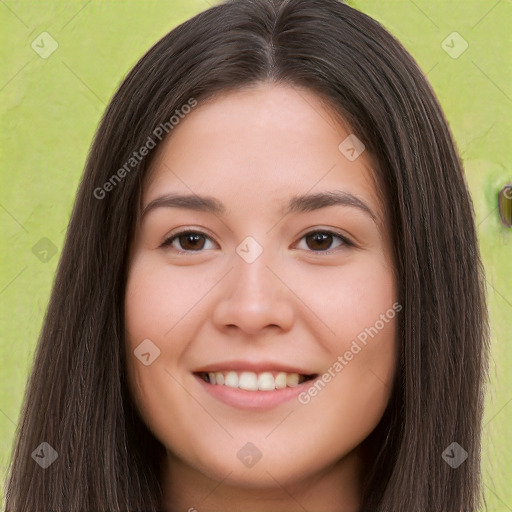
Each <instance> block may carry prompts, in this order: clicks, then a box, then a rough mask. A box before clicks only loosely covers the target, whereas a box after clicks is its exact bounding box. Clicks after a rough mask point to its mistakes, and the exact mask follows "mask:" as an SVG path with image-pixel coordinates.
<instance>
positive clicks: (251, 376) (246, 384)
mask: <svg viewBox="0 0 512 512" xmlns="http://www.w3.org/2000/svg"><path fill="white" fill-rule="evenodd" d="M238 387H239V388H240V389H246V390H247V391H255V390H256V389H258V377H257V375H256V374H255V373H253V372H242V373H241V374H240V379H239V380H238Z"/></svg>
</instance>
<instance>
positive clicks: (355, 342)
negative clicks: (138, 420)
mask: <svg viewBox="0 0 512 512" xmlns="http://www.w3.org/2000/svg"><path fill="white" fill-rule="evenodd" d="M171 135H172V136H171V137H169V138H168V139H166V140H165V142H164V143H162V145H161V146H160V147H159V148H158V153H157V154H156V155H155V156H156V158H155V159H154V160H153V163H152V168H151V174H150V175H149V177H148V179H147V180H146V183H145V186H144V190H143V212H144V213H143V215H142V217H141V218H140V219H139V223H138V227H137V232H136V236H135V239H134V241H133V246H132V253H131V259H130V268H129V277H128V283H127V290H126V304H125V308H126V329H127V354H128V375H129V385H130V389H131V392H132V394H133V398H134V400H135V402H136V404H137V407H138V409H139V410H140V414H141V416H142V417H143V419H144V421H145V422H146V424H147V425H148V427H149V428H150V430H151V431H152V432H153V433H154V435H155V436H156V437H157V438H158V439H159V440H160V441H161V443H162V444H163V445H165V447H166V448H167V450H168V454H169V464H170V466H171V467H170V471H171V473H172V472H173V470H174V472H175V473H174V474H176V473H177V472H181V474H188V475H190V477H191V478H192V477H193V475H195V476H196V477H197V476H198V475H199V474H202V475H203V476H202V478H213V479H215V480H218V481H220V480H223V479H225V478H226V477H227V481H228V482H230V484H231V485H238V486H245V487H258V488H261V487H265V486H267V487H275V486H277V485H278V484H277V483H276V482H279V485H282V486H286V485H288V484H291V483H292V482H297V481H304V480H305V479H308V478H313V477H315V475H319V474H325V473H326V472H329V471H338V470H340V468H342V467H343V465H344V464H345V465H347V464H349V462H348V461H349V460H350V457H351V455H350V453H351V452H352V453H356V452H357V451H355V452H354V449H355V448H356V447H358V445H360V443H361V442H362V441H363V440H364V439H365V438H366V437H367V436H368V434H369V433H370V432H371V431H372V430H373V429H374V427H375V426H376V425H377V423H378V422H379V419H380V418H381V416H382V414H383V412H384V409H385V407H386V405H387V402H388V398H389V394H390V387H391V381H392V377H393V373H394V365H395V350H394V347H395V321H396V318H395V314H396V311H397V310H399V309H400V306H397V305H396V304H395V305H394V303H395V300H396V288H395V282H394V277H393V263H392V247H391V244H390V233H389V226H388V225H387V221H386V216H385V212H384V211H383V209H382V207H381V201H380V200H381V199H382V198H381V195H380V192H379V190H378V189H377V188H376V185H375V183H374V181H373V179H372V165H373V162H372V160H371V158H370V155H369V154H368V152H367V151H364V150H363V152H362V153H361V154H359V152H360V151H361V149H362V148H361V147H360V146H358V145H357V141H355V140H354V139H350V138H349V139H347V137H348V136H349V135H350V131H349V130H347V129H346V128H344V127H343V126H341V125H340V124H339V123H338V122H336V121H335V120H334V118H333V117H332V115H330V113H329V110H328V109H326V107H325V106H324V105H323V104H322V102H321V101H320V99H319V98H318V97H317V96H316V95H315V94H314V93H312V92H310V91H307V90H304V89H298V88H295V87H293V88H292V87H290V86H284V85H270V84H261V85H258V86H257V87H253V88H251V89H245V90H241V91H237V92H234V93H232V92H231V93H226V94H224V95H222V96H220V97H217V98H216V99H215V100H214V101H212V102H209V103H204V104H199V106H198V107H197V108H196V109H194V110H193V111H192V112H191V113H190V114H188V115H187V116H186V117H185V118H184V119H183V120H181V122H180V124H179V125H178V126H176V127H174V129H173V131H172V133H171ZM346 139H347V140H346ZM340 144H341V146H340ZM182 196H183V197H184V198H182V199H180V198H181V197H182ZM202 198H205V199H204V200H202ZM183 231H188V232H192V233H191V234H190V233H189V234H188V235H181V236H180V233H181V232H183ZM297 374H298V375H297ZM304 379H308V380H304ZM214 380H215V383H214V382H213V381H214ZM222 382H224V383H223V384H222ZM240 387H241V388H242V389H241V388H240ZM273 388H277V389H273ZM351 464H354V462H352V463H351ZM351 467H352V469H353V468H355V467H356V466H355V465H352V466H351Z"/></svg>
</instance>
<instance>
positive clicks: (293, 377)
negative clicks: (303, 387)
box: [286, 373, 299, 388]
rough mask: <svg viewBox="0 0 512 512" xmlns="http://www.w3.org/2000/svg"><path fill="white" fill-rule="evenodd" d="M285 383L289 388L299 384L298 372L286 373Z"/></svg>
mask: <svg viewBox="0 0 512 512" xmlns="http://www.w3.org/2000/svg"><path fill="white" fill-rule="evenodd" d="M286 385H287V386H288V387H290V388H294V387H295V386H298V385H299V374H298V373H288V374H287V375H286Z"/></svg>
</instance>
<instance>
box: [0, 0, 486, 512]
mask: <svg viewBox="0 0 512 512" xmlns="http://www.w3.org/2000/svg"><path fill="white" fill-rule="evenodd" d="M482 280H483V277H482V267H481V264H480V259H479V255H478V246H477V240H476V233H475V226H474V223H473V212H472V206H471V201H470V197H469V194H468V190H467V188H466V185H465V180H464V175H463V171H462V166H461V162H460V160H459V158H458V156H457V152H456V149H455V146H454V142H453V140H452V137H451V135H450V132H449V130H448V127H447V123H446V121H445V119H444V117H443V114H442V111H441V109H440V107H439V105H438V103H437V101H436V99H435V97H434V94H433V92H432V90H431V88H430V87H429V85H428V83H427V81H426V79H425V77H424V76H423V74H422V72H421V70H420V69H419V68H418V67H417V65H416V64H415V62H414V61H413V59H412V58H411V57H410V55H409V54H408V53H407V52H406V51H405V50H404V49H403V47H402V46H401V45H400V44H399V43H398V42H397V41H396V40H395V39H394V38H393V37H392V36H391V35H390V34H389V33H387V32H386V31H385V30H384V29H383V28H382V27H381V26H380V25H379V24H378V23H376V22H375V21H373V20H372V19H370V18H369V17H367V16H366V15H364V14H362V13H360V12H358V11H356V10H354V9H352V8H350V7H348V6H347V5H344V4H343V3H340V2H338V1H336V0H250V1H248V0H234V1H230V2H227V3H224V4H221V5H218V6H215V7H212V8H211V9H208V10H207V11H205V12H202V13H200V14H199V15H197V16H195V17H194V18H192V19H191V20H189V21H187V22H186V23H184V24H182V25H180V26H179V27H177V28H176V29H174V30H173V31H172V32H170V33H169V34H168V35H167V36H165V37H164V38H163V39H162V40H161V41H159V42H158V43H157V44H156V45H155V46H154V47H153V48H152V49H151V50H150V51H149V52H148V53H147V54H146V55H145V56H144V57H143V58H142V59H141V60H140V61H139V63H138V64H137V65H136V66H135V68H134V69H133V70H132V71H131V72H130V73H129V75H128V76H127V78H126V79H125V80H124V82H123V83H122V85H121V86H120V88H119V90H118V92H117V93H116V94H115V96H114V98H113V99H112V101H111V103H110V105H109V107H108V108H107V111H106V113H105V115H104V118H103V120H102V122H101V124H100V127H99V129H98V132H97V134H96V137H95V140H94V144H93V146H92V148H91V151H90V155H89V159H88V162H87V166H86V169H85V172H84V176H83V179H82V182H81V184H80V188H79V191H78V195H77V199H76V204H75V208H74V211H73V215H72V219H71V223H70V225H69V229H68V233H67V237H66V243H65V247H64V250H63V253H62V258H61V261H60V264H59V268H58V272H57V277H56V281H55V285H54V289H53V293H52V297H51V301H50V304H49V309H48V313H47V316H46V319H45V323H44V327H43V330H42V333H41V337H40V340H39V345H38V349H37V354H36V358H35V363H34V368H33V372H32V375H31V378H30V382H29V384H28V388H27V394H26V397H25V403H24V408H23V413H22V422H21V424H20V429H19V434H18V438H17V442H16V446H15V450H14V452H13V460H12V467H11V471H10V475H9V480H8V483H7V489H6V502H7V505H6V510H12V511H43V510H44V511H48V510H55V511H57V510H66V511H86V510H91V511H92V510H94V511H99V510H104V511H114V510H117V511H121V510H123V511H125V510H133V511H142V510H151V511H157V510H165V511H169V512H171V511H172V512H174V511H181V510H189V511H193V510H197V511H199V512H207V511H210V512H211V511H227V510H244V511H246V512H247V511H249V512H256V511H265V512H278V511H279V512H283V511H287V512H288V511H290V512H291V511H295V510H297V511H298V510H308V511H311V512H313V511H322V512H327V511H331V512H334V511H337V512H356V511H357V512H363V511H365V512H366V511H368V512H370V511H371V512H374V511H379V512H384V511H386V512H412V511H415V512H416V511H418V512H419V511H421V512H440V511H446V512H448V511H450V512H455V511H458V512H468V511H474V512H476V511H477V510H478V509H479V506H480V505H481V487H480V463H479V454H480V426H481V418H482V408H483V384H484V378H485V373H486V358H487V318H486V314H485V303H484V296H483V285H482Z"/></svg>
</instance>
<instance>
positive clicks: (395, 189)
mask: <svg viewBox="0 0 512 512" xmlns="http://www.w3.org/2000/svg"><path fill="white" fill-rule="evenodd" d="M264 81H269V82H281V83H287V84H290V85H291V86H300V87H306V88H308V89H309V90H312V91H314V92H316V93H317V94H318V95H319V96H321V97H322V98H324V99H325V100H326V101H328V103H329V105H330V106H331V107H332V109H333V112H335V113H337V114H339V115H341V116H342V117H343V118H344V119H345V120H346V121H347V122H348V123H349V124H350V126H351V127H352V129H353V131H354V133H355V134H356V135H357V137H358V138H359V139H361V140H362V141H363V143H364V144H365V146H366V148H367V150H368V151H369V152H370V154H371V155H372V156H373V157H374V159H375V162H376V163H377V165H376V169H375V178H376V180H377V182H378V184H379V187H380V190H381V193H382V197H383V200H384V201H385V203H386V208H387V213H388V216H389V220H390V225H391V226H392V234H393V243H394V263H395V269H396V273H397V278H398V285H399V286H398V293H399V297H398V300H399V302H400V304H402V305H403V311H402V314H401V315H400V317H399V322H398V342H399V343H398V344H399V354H398V358H399V361H398V367H397V368H398V371H397V372H396V380H395V383H394V389H393V393H392V398H391V400H390V403H389V405H388V408H387V410H386V412H385V414H384V416H383V418H382V420H381V422H380V423H379V425H378V426H377V428H376V429H375V431H374V432H373V433H372V434H371V436H370V438H369V440H368V442H369V443H370V442H371V446H373V447H374V451H373V458H372V464H371V467H370V469H369V473H368V475H367V477H366V478H365V482H364V484H365V492H364V496H363V504H362V508H361V510H362V511H372V512H376V511H378V512H419V511H421V512H441V511H446V512H448V511H449V512H473V511H477V510H478V509H479V506H480V505H481V500H482V496H481V482H480V474H481V473H480V428H481V420H482V409H483V399H484V395H483V390H484V383H485V377H486V371H487V351H488V325H487V317H486V308H485V299H484V291H483V289H484V288H483V271H482V265H481V262H480V257H479V253H478V244H477V238H476V231H475V225H474V221H473V209H472V204H471V199H470V196H469V193H468V190H467V186H466V184H465V180H464V175H463V170H462V165H461V161H460V159H459V157H458V154H457V151H456V148H455V144H454V142H453V140H452V137H451V134H450V131H449V129H448V126H447V123H446V121H445V118H444V116H443V113H442V111H441V108H440V106H439V104H438V102H437V100H436V98H435V96H434V94H433V92H432V90H431V88H430V86H429V84H428V82H427V80H426V79H425V77H424V75H423V73H422V72H421V70H420V69H419V68H418V66H417V65H416V63H415V62H414V60H413V59H412V58H411V56H410V55H409V54H408V53H407V52H406V51H405V49H404V48H403V47H402V46H401V45H400V43H399V42H397V41H396V40H395V39H394V38H393V37H392V36H391V35H390V34H389V33H388V32H387V31H386V30H384V29H383V28H382V27H381V26H380V25H379V24H378V23H377V22H376V21H374V20H372V19H371V18H369V17H368V16H366V15H364V14H362V13H360V12H358V11H357V10H355V9H352V8H350V7H349V6H347V5H345V4H343V3H341V2H338V1H337V0H232V1H228V2H226V3H223V4H220V5H217V6H215V7H212V8H210V9H208V10H206V11H204V12H202V13H200V14H198V15H197V16H195V17H193V18H192V19H190V20H188V21H186V22H185V23H183V24H182V25H180V26H178V27H177V28H175V29H174V30H172V31H171V32H170V33H169V34H167V35H166V36H165V37H164V38H162V39H161V40H160V41H159V42H158V43H157V44H155V45H154V46H153V47H152V48H151V49H150V50H149V51H148V52H147V53H146V54H145V55H144V56H143V57H142V58H141V60H140V61H139V62H138V63H137V65H136V66H135V67H134V68H133V69H132V70H131V72H130V73H129V74H128V76H127V77H126V79H125V80H124V81H123V83H122V84H121V86H120V87H119V90H118V91H117V92H116V94H115V95H114V97H113V99H112V101H111V102H110V104H109V106H108V108H107V110H106V112H105V114H104V116H103V119H102V121H101V124H100V126H99V128H98V131H97V134H96V137H95V139H94V143H93V145H92V147H91V150H90V153H89V156H88V160H87V164H86V168H85V171H84V174H83V178H82V181H81V183H80V187H79V190H78V194H77V197H76V202H75V206H74V210H73V214H72V218H71V221H70V224H69V228H68V231H67V235H66V240H65V246H64V249H63V252H62V257H61V260H60V263H59V266H58V270H57V275H56V279H55V283H54V287H53V291H52V295H51V299H50V303H49V307H48V310H47V314H46V317H45V320H44V325H43V328H42V331H41V335H40V338H39V342H38V346H37V350H36V354H35V360H34V365H33V369H32V373H31V376H30V380H29V382H28V385H27V389H26V394H25V397H24V404H23V408H22V412H21V421H20V424H19V430H18V432H17V439H16V444H15V447H14V451H13V454H12V465H11V468H10V474H9V478H8V481H7V487H6V510H9V511H16V512H29V511H30V512H37V511H41V512H42V511H44V512H47V511H49V510H55V511H66V512H71V511H75V512H78V511H80V512H82V511H89V510H90V511H93V510H94V511H100V510H101V511H107V510H108V511H121V510H137V511H142V510H148V511H156V510H158V509H159V507H160V500H161V488H160V483H159V476H160V475H159V471H160V465H159V464H160V461H161V457H162V454H163V453H164V447H163V446H162V444H161V443H160V442H159V441H158V440H157V439H156V438H155V437H154V436H153V434H152V433H151V432H150V431H149V430H148V429H147V427H146V426H145V425H144V423H143V422H142V421H141V419H140V417H139V415H138V414H137V411H136V410H135V407H134V404H133V403H132V400H131V398H130V396H129V393H128V391H127V385H126V373H125V354H124V318H123V314H124V313H123V303H124V294H125V284H126V276H127V258H128V250H129V244H130V241H131V239H132V237H133V233H134V226H135V220H136V212H137V208H138V198H139V194H140V190H141V184H142V181H143V179H144V175H145V172H146V170H147V169H148V166H149V164H150V162H151V158H152V155H154V153H155V151H154V150H153V151H150V152H149V154H148V155H147V156H145V157H144V158H142V159H141V160H140V161H137V163H136V165H134V166H133V169H130V172H126V173H124V174H123V173H121V174H123V177H122V180H118V181H115V186H114V185H112V186H111V187H104V184H105V183H107V182H109V180H112V176H113V175H114V174H117V175H118V177H119V173H118V170H119V169H120V168H123V166H125V165H126V162H128V161H129V160H130V158H131V157H132V156H133V152H134V151H136V150H138V148H141V147H142V146H143V145H144V144H145V143H146V142H147V140H148V136H151V134H153V133H154V130H155V128H156V127H158V126H160V125H162V124H163V123H166V122H168V121H169V118H170V117H171V116H172V115H173V112H175V111H176V109H180V108H181V107H182V105H185V104H186V103H187V102H188V101H189V100H190V98H195V99H196V100H197V101H198V102H199V104H200V103H201V101H205V100H206V99H207V98H213V97H215V95H216V94H218V93H220V92H225V91H229V90H235V89H237V88H241V87H244V86H249V85H251V84H255V83H258V82H264ZM169 133H170V136H172V132H169ZM111 183H112V182H111ZM101 187H103V190H106V189H107V188H108V189H109V190H108V192H106V193H104V194H103V193H102V194H101V195H102V197H101V198H98V195H100V194H98V192H96V194H95V190H96V191H97V190H98V188H101ZM43 441H44V442H47V443H48V444H49V445H50V446H51V447H53V448H54V449H55V450H56V452H57V453H58V458H57V459H56V460H55V462H53V464H51V466H49V467H48V468H47V469H42V468H41V467H40V466H39V465H38V464H36V463H35V462H34V460H33V458H32V457H31V454H32V452H33V451H34V450H35V449H36V447H38V446H39V445H40V444H41V442H43ZM452 442H457V443H458V444H459V445H460V446H461V447H462V448H463V449H464V450H465V451H466V452H467V453H468V458H467V460H466V461H465V462H464V463H463V464H461V465H460V466H459V467H458V468H456V469H454V468H452V467H451V466H450V465H449V464H447V462H445V460H444V459H443V457H442V453H443V451H444V450H445V449H446V448H447V447H449V445H450V444H451V443H452Z"/></svg>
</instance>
